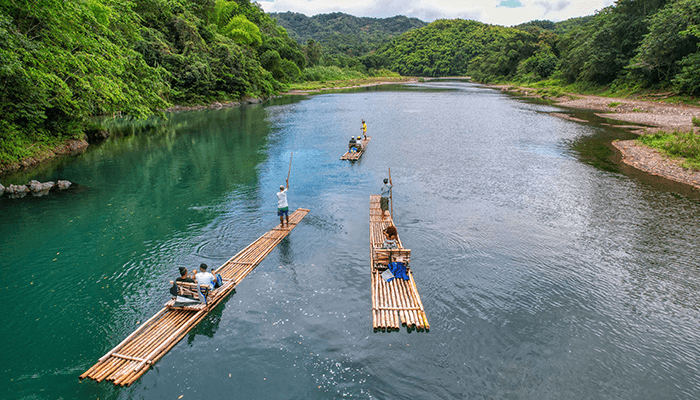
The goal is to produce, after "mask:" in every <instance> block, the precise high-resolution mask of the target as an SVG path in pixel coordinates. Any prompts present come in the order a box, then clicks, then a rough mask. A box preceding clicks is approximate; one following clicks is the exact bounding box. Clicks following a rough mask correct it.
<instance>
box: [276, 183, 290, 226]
mask: <svg viewBox="0 0 700 400" xmlns="http://www.w3.org/2000/svg"><path fill="white" fill-rule="evenodd" d="M288 189H289V179H287V187H285V186H284V185H280V191H279V192H277V215H278V216H279V217H280V226H284V221H283V220H282V216H283V215H284V217H285V219H286V221H287V226H289V204H287V190H288Z"/></svg>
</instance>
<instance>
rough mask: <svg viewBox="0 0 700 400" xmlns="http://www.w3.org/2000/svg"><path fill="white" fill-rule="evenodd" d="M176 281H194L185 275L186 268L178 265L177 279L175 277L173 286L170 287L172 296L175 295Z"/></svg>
mask: <svg viewBox="0 0 700 400" xmlns="http://www.w3.org/2000/svg"><path fill="white" fill-rule="evenodd" d="M177 282H187V283H194V279H192V278H190V277H189V276H187V268H185V267H180V276H179V277H178V278H177V279H175V283H173V286H172V287H171V288H170V294H172V295H173V296H177V293H178V291H177Z"/></svg>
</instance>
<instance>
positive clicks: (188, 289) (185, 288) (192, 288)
mask: <svg viewBox="0 0 700 400" xmlns="http://www.w3.org/2000/svg"><path fill="white" fill-rule="evenodd" d="M223 282H224V283H223V285H221V286H219V287H218V288H215V289H213V290H202V295H203V296H204V297H205V299H206V300H207V302H210V301H212V300H213V298H215V297H217V295H218V294H219V293H220V289H222V288H224V287H226V286H229V285H232V284H233V281H231V280H229V279H223ZM173 283H176V284H177V289H178V290H177V293H178V296H182V297H185V298H188V299H192V300H195V301H197V302H198V303H194V304H192V305H186V306H176V304H177V303H178V302H177V299H171V300H170V301H168V302H167V303H165V306H166V307H168V308H170V309H173V310H189V311H199V310H201V309H203V308H206V307H207V304H205V303H203V302H202V301H201V300H200V297H199V293H198V291H197V286H198V285H197V284H196V283H190V282H173V281H170V284H173Z"/></svg>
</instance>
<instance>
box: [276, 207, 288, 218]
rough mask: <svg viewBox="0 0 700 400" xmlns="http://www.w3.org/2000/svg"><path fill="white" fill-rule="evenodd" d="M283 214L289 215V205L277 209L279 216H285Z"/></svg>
mask: <svg viewBox="0 0 700 400" xmlns="http://www.w3.org/2000/svg"><path fill="white" fill-rule="evenodd" d="M283 215H284V216H285V217H288V216H289V207H284V208H278V209H277V216H278V217H281V216H283Z"/></svg>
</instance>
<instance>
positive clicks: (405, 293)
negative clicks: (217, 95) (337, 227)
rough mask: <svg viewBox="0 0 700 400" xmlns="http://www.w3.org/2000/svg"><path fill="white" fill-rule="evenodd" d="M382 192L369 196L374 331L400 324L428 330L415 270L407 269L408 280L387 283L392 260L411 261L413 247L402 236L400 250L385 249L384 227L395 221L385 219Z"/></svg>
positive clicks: (398, 242) (392, 327) (399, 240)
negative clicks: (387, 273)
mask: <svg viewBox="0 0 700 400" xmlns="http://www.w3.org/2000/svg"><path fill="white" fill-rule="evenodd" d="M379 197H380V196H379V195H371V196H370V197H369V242H370V258H371V260H372V261H371V262H372V265H371V269H372V324H373V325H374V331H375V332H377V331H379V330H381V331H382V332H386V331H390V332H391V331H392V330H396V331H398V330H400V328H401V326H405V327H406V328H407V329H417V330H419V331H422V330H426V331H427V330H429V329H430V324H428V317H427V316H426V315H425V309H424V308H423V303H422V302H421V299H420V295H419V294H418V288H417V287H416V282H415V281H414V280H413V272H412V271H411V268H410V266H407V268H406V274H407V275H408V277H409V278H410V279H409V280H407V281H406V280H403V279H400V278H395V279H393V280H392V281H391V282H387V281H385V280H384V278H382V275H381V272H382V271H383V270H385V269H386V265H387V263H388V262H391V261H403V262H404V263H405V264H410V257H411V250H410V249H406V248H404V247H403V244H402V243H401V239H400V238H399V239H398V240H397V244H398V249H393V250H385V249H382V244H383V243H384V233H383V232H384V229H386V227H388V226H389V225H392V224H393V221H392V219H391V216H389V215H387V216H385V217H384V218H382V210H381V208H380V206H379Z"/></svg>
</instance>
